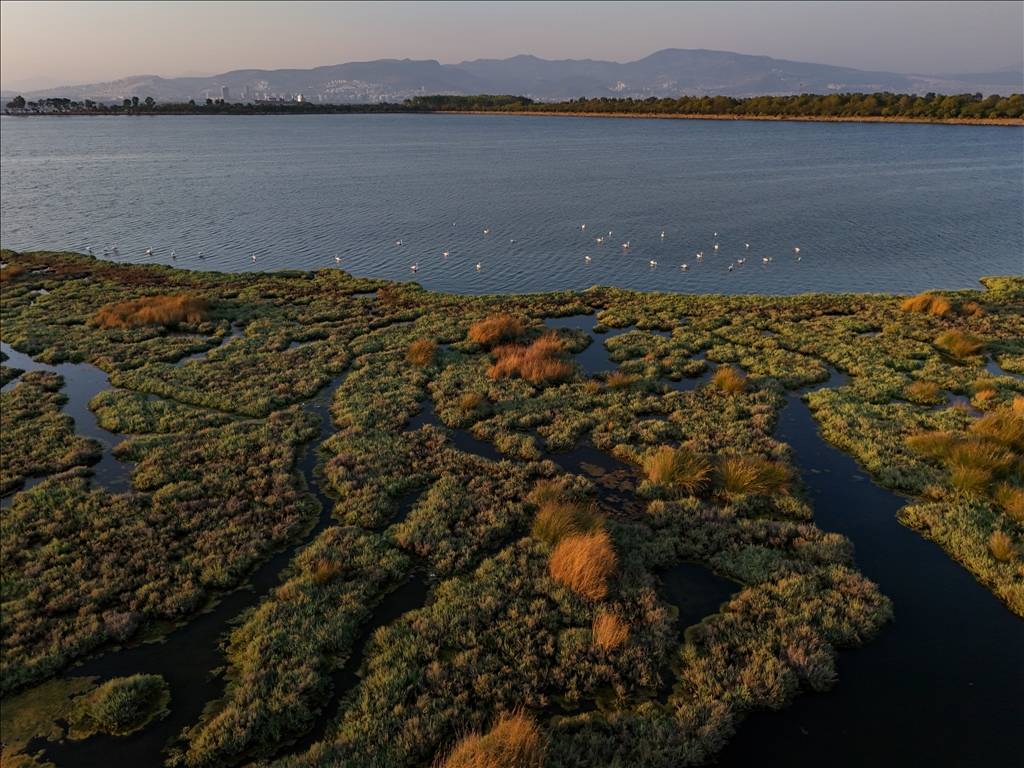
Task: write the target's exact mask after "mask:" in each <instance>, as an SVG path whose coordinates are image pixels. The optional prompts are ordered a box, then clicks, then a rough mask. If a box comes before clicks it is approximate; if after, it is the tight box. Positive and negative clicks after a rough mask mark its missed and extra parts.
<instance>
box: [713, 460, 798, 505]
mask: <svg viewBox="0 0 1024 768" xmlns="http://www.w3.org/2000/svg"><path fill="white" fill-rule="evenodd" d="M791 480H792V475H791V473H790V471H789V467H787V466H786V465H784V464H780V463H779V462H776V461H769V460H768V459H764V458H761V457H760V456H726V457H724V458H723V459H722V460H721V461H720V462H719V463H718V482H719V484H720V485H721V487H722V490H723V491H724V492H725V494H726V495H727V496H743V495H756V496H766V495H769V494H773V493H787V492H788V491H789V483H790V481H791Z"/></svg>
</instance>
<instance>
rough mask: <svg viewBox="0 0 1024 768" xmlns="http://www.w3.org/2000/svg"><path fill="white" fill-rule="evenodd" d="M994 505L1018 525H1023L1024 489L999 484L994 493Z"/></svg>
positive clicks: (1007, 484)
mask: <svg viewBox="0 0 1024 768" xmlns="http://www.w3.org/2000/svg"><path fill="white" fill-rule="evenodd" d="M995 499H996V503H997V504H998V505H999V506H1000V507H1002V510H1003V512H1005V513H1006V514H1007V515H1009V516H1010V518H1011V519H1013V520H1016V521H1017V522H1018V523H1024V488H1018V487H1016V486H1014V485H1010V484H1009V483H1000V484H999V485H998V487H997V488H996V492H995Z"/></svg>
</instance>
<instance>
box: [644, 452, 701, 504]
mask: <svg viewBox="0 0 1024 768" xmlns="http://www.w3.org/2000/svg"><path fill="white" fill-rule="evenodd" d="M644 472H645V473H646V474H647V479H648V480H650V481H651V482H653V483H658V484H659V485H667V486H669V487H671V488H675V489H677V490H679V491H681V492H682V493H684V494H686V495H688V496H694V495H696V494H698V493H700V492H701V491H702V490H703V489H704V487H705V486H706V485H707V483H708V481H709V480H710V478H711V463H710V462H709V461H708V460H707V459H705V458H704V457H703V456H701V455H700V454H698V453H696V452H695V451H692V450H690V449H689V448H686V447H680V448H672V447H671V446H667V445H663V446H662V447H660V448H658V449H657V450H656V451H654V452H653V453H651V454H648V456H647V458H646V459H644Z"/></svg>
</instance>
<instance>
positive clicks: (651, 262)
mask: <svg viewBox="0 0 1024 768" xmlns="http://www.w3.org/2000/svg"><path fill="white" fill-rule="evenodd" d="M647 263H648V264H650V265H651V267H652V268H653V267H656V266H658V262H656V261H655V260H654V259H651V260H650V261H649V262H647Z"/></svg>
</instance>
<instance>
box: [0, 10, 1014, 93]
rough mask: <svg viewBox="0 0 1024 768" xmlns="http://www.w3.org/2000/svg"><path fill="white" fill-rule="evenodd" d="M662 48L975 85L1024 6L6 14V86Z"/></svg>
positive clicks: (1009, 43) (1, 42) (2, 74)
mask: <svg viewBox="0 0 1024 768" xmlns="http://www.w3.org/2000/svg"><path fill="white" fill-rule="evenodd" d="M661 48H714V49H721V50H729V51H738V52H740V53H751V54H764V55H769V56H775V57H778V58H787V59H796V60H802V61H813V62H818V63H824V64H838V65H843V66H850V67H858V68H861V69H884V70H891V71H898V72H911V73H939V72H980V71H987V70H992V69H1000V68H1003V67H1006V66H1008V65H1011V64H1015V63H1018V62H1020V61H1021V59H1022V58H1024V53H1022V48H1024V3H1021V2H946V3H943V2H764V3H751V2H742V3H741V2H694V3H652V2H646V3H645V2H613V3H601V2H592V3H555V2H552V3H527V2H493V3H484V2H480V3H463V2H431V3H427V2H423V3H405V2H378V3H364V2H352V3H327V2H324V3H311V2H291V3H276V2H148V3H144V2H70V3H67V2H24V1H21V0H17V1H12V2H2V3H0V80H2V84H3V86H4V87H5V88H15V87H18V88H25V89H27V88H41V87H50V86H55V85H66V84H73V83H83V82H95V81H100V80H113V79H117V78H119V77H124V76H127V75H138V74H158V75H165V76H177V75H196V74H216V73H219V72H224V71H227V70H231V69H243V68H261V69H271V68H278V67H311V66H319V65H323V64H337V63H341V62H344V61H359V60H366V59H376V58H418V59H438V60H439V61H442V62H445V63H451V62H457V61H462V60H464V59H473V58H492V57H493V58H501V57H506V56H512V55H515V54H518V53H532V54H535V55H537V56H542V57H544V58H596V59H611V60H615V61H629V60H632V59H637V58H641V57H643V56H646V55H647V54H649V53H652V52H654V51H656V50H659V49H661Z"/></svg>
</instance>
